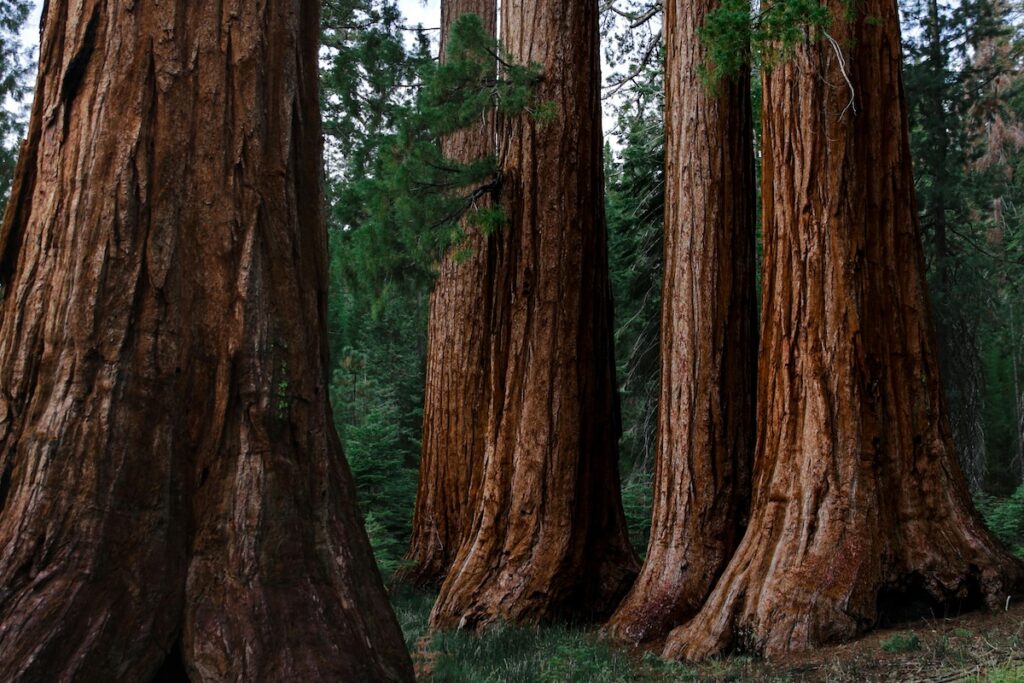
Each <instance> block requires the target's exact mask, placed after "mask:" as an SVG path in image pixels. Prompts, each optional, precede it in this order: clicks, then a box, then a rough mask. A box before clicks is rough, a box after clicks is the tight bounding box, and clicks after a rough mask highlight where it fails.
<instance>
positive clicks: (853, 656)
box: [697, 602, 1024, 683]
mask: <svg viewBox="0 0 1024 683" xmlns="http://www.w3.org/2000/svg"><path fill="white" fill-rule="evenodd" d="M697 673H698V677H699V678H704V679H706V680H709V681H719V680H721V681H728V680H734V681H747V680H751V681H786V680H790V681H809V682H815V681H828V682H829V683H843V682H851V683H852V682H863V683H867V682H874V681H900V682H904V681H913V682H917V683H953V682H954V681H956V682H959V681H976V680H977V681H985V680H994V681H1000V682H1002V681H1022V682H1024V602H1022V603H1020V604H1017V605H1012V606H1010V608H1009V609H1008V610H1006V611H999V612H971V613H968V614H965V615H962V616H959V617H957V618H953V619H928V620H919V621H916V622H910V623H906V624H902V625H900V626H897V627H894V628H886V629H880V630H877V631H874V632H872V633H870V634H868V635H866V636H864V637H863V638H860V639H858V640H855V641H853V642H850V643H846V644H843V645H836V646H833V647H827V648H822V649H820V650H815V651H814V652H810V653H807V654H803V655H794V656H790V657H788V658H786V659H785V660H782V661H775V662H771V663H765V662H755V661H748V662H739V661H732V662H730V660H728V659H725V660H722V661H720V662H715V663H710V664H706V665H702V666H700V667H697ZM701 674H703V675H701Z"/></svg>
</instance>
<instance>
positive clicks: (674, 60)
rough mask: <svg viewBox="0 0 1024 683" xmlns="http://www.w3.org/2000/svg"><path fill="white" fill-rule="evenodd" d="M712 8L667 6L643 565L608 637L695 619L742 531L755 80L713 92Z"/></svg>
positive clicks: (750, 448) (705, 2)
mask: <svg viewBox="0 0 1024 683" xmlns="http://www.w3.org/2000/svg"><path fill="white" fill-rule="evenodd" d="M717 4H718V3H717V2H716V1H715V0H701V1H699V2H692V1H689V0H668V2H666V3H665V25H664V30H665V41H666V45H667V48H668V53H667V61H666V71H665V94H666V102H665V104H666V109H665V154H666V167H665V227H666V229H665V282H664V288H663V292H662V316H661V399H660V410H659V416H658V451H657V461H656V468H655V477H654V508H653V517H652V524H651V537H650V541H649V543H648V546H647V557H646V559H645V561H644V566H643V568H642V570H641V571H640V576H639V577H638V578H637V580H636V583H634V584H633V588H632V590H631V591H630V593H629V595H628V596H627V597H626V599H625V600H624V601H623V603H622V605H621V606H620V607H619V608H618V610H617V611H616V612H615V614H614V615H613V617H612V619H611V621H610V622H609V624H608V626H607V630H608V632H609V633H610V634H611V635H612V636H614V637H615V638H617V639H620V640H627V641H633V642H637V641H644V640H650V639H652V638H658V637H662V636H664V635H665V634H666V633H668V631H669V630H670V629H672V628H674V627H675V626H678V625H679V624H681V623H683V622H684V621H685V620H686V619H688V618H689V617H691V616H693V614H695V613H696V612H697V610H699V609H700V606H701V605H702V604H703V603H704V599H705V598H706V597H707V596H708V593H710V592H711V588H712V587H713V586H714V582H715V580H716V579H717V578H718V576H719V574H721V572H722V570H723V569H724V568H725V565H726V563H728V561H729V558H730V557H731V556H732V552H733V550H735V548H736V545H737V544H738V543H739V541H740V538H741V537H742V535H743V527H744V524H745V522H746V515H747V511H748V507H749V501H750V468H751V463H752V460H753V455H754V440H755V434H756V430H755V425H754V417H755V416H754V395H755V392H756V386H755V384H756V375H757V303H756V292H755V286H754V279H755V278H754V267H755V266H754V262H755V254H754V222H755V213H754V208H755V204H754V203H755V201H756V199H755V197H756V192H755V185H754V148H753V123H752V116H751V104H750V80H749V76H748V75H747V74H745V73H744V74H742V75H738V76H736V77H734V78H732V79H729V80H728V81H726V82H723V83H722V84H721V85H720V86H719V87H718V88H717V90H716V91H714V92H712V91H711V90H710V89H708V88H707V86H706V84H705V83H703V82H702V80H701V77H700V73H701V72H700V67H701V66H702V65H703V64H704V61H705V57H704V48H703V43H702V41H701V40H700V37H699V36H698V31H699V29H700V28H701V26H703V24H704V17H705V16H706V14H707V13H708V12H709V11H712V10H714V9H715V7H716V6H717Z"/></svg>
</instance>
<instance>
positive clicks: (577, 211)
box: [431, 0, 638, 628]
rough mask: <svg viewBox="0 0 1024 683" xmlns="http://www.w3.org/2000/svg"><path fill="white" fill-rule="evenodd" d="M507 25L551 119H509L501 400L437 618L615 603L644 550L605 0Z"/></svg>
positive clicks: (555, 3) (440, 624)
mask: <svg viewBox="0 0 1024 683" xmlns="http://www.w3.org/2000/svg"><path fill="white" fill-rule="evenodd" d="M501 12H502V14H501V25H502V27H503V41H504V43H505V46H506V47H507V48H508V50H509V51H510V53H511V54H512V56H513V57H514V58H515V59H516V60H517V61H519V62H520V63H529V62H535V63H537V64H539V65H540V66H541V68H542V69H543V74H544V76H543V80H542V82H541V84H540V86H539V88H538V90H539V92H538V94H537V97H538V99H539V100H540V101H542V102H548V103H553V104H554V106H555V107H557V114H556V116H555V117H554V119H553V120H551V121H537V120H536V119H535V118H534V117H532V116H530V115H529V114H523V115H520V116H515V117H509V118H507V119H506V120H503V121H501V122H500V124H499V125H500V131H499V140H500V145H501V151H500V158H501V162H502V165H501V172H502V186H501V191H500V201H501V205H502V207H503V209H504V211H505V213H506V216H507V221H506V225H505V226H503V228H502V229H501V230H500V231H499V233H498V234H497V235H496V236H495V238H494V241H495V245H494V247H493V248H494V266H493V267H494V270H493V278H494V280H493V284H492V285H491V287H492V288H493V289H492V292H493V301H492V302H491V303H490V306H491V327H490V331H489V332H490V350H489V354H490V357H489V366H488V367H489V377H488V383H489V392H490V395H489V406H488V414H487V431H486V437H485V438H486V441H485V444H484V451H483V462H482V463H481V467H482V471H481V483H480V492H479V494H478V496H479V497H478V501H477V504H476V506H475V510H474V511H473V512H472V518H471V520H470V524H471V527H470V530H469V532H468V534H467V536H466V538H465V540H464V542H463V543H462V547H461V548H460V549H459V551H458V554H457V555H456V558H455V561H454V564H453V566H452V569H451V571H450V573H449V575H448V576H447V578H446V579H445V581H444V583H443V585H442V587H441V594H440V596H439V598H438V601H437V604H436V605H435V607H434V610H433V613H432V614H431V624H432V625H433V626H434V627H436V628H450V627H459V628H480V627H482V626H485V625H487V624H490V623H492V622H495V621H498V620H507V621H516V622H527V623H536V622H539V621H543V620H546V619H550V618H553V617H570V616H571V617H590V618H593V617H603V616H607V615H608V614H609V613H610V612H611V610H613V609H614V608H615V606H616V604H617V603H618V601H619V600H620V599H621V598H622V595H623V594H624V593H625V591H626V590H628V588H629V585H630V582H631V581H632V580H633V577H634V575H635V573H636V566H637V564H638V563H637V560H636V556H635V554H634V552H633V550H632V547H631V546H630V543H629V539H628V536H627V533H626V524H625V518H624V515H623V511H622V503H621V499H620V484H619V473H618V446H617V442H618V437H619V416H618V402H617V396H618V394H617V391H616V386H615V359H614V354H613V345H612V301H611V287H610V283H609V279H608V257H607V235H606V228H605V221H604V210H603V187H604V185H603V183H604V178H603V160H602V150H603V139H602V131H601V102H600V51H599V50H600V48H599V34H598V3H597V0H583V1H574V2H564V1H563V0H506V1H505V2H503V3H502V8H501Z"/></svg>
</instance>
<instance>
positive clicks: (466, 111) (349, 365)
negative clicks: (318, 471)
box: [321, 0, 553, 576]
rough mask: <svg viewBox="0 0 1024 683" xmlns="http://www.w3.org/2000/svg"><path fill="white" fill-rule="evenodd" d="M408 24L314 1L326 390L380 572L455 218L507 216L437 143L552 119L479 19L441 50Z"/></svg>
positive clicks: (476, 172) (490, 221)
mask: <svg viewBox="0 0 1024 683" xmlns="http://www.w3.org/2000/svg"><path fill="white" fill-rule="evenodd" d="M408 29H409V27H406V26H405V25H404V23H403V19H402V15H401V13H400V12H399V10H398V8H397V5H396V4H395V3H394V1H393V0H328V1H327V2H326V3H325V5H324V12H323V41H324V46H325V50H324V54H325V57H324V59H323V60H322V64H323V68H322V73H321V91H322V100H323V107H324V132H325V135H326V144H325V148H326V152H327V153H326V184H325V185H326V195H327V201H328V224H329V231H330V256H331V282H332V291H331V296H330V299H329V302H328V318H329V333H330V343H331V354H332V363H333V375H332V383H331V398H332V402H333V405H334V408H335V420H336V422H337V427H338V431H339V433H340V435H341V437H342V440H343V442H344V444H345V449H346V455H347V457H348V460H349V463H350V466H351V468H352V471H353V475H354V478H355V481H356V486H357V491H358V494H359V501H360V504H361V506H362V509H363V512H364V515H365V519H366V526H367V531H368V533H369V535H370V540H371V542H372V543H373V547H374V550H375V552H376V555H377V559H378V562H379V564H380V566H381V569H382V571H383V573H384V574H385V575H386V576H390V575H392V574H393V573H394V571H395V570H396V569H398V568H399V567H400V565H401V558H402V555H403V554H404V552H405V547H406V544H407V543H408V539H409V536H410V531H411V519H412V510H413V506H414V504H415V496H416V482H417V467H418V463H419V454H420V442H419V435H420V430H421V424H422V415H423V406H422V403H423V381H424V363H425V353H426V328H427V324H426V323H427V312H428V293H429V288H430V285H431V283H432V280H433V277H434V275H435V271H436V266H437V264H438V262H439V260H440V258H441V256H442V255H443V254H444V253H445V252H447V251H448V250H449V249H451V248H452V247H453V246H455V245H457V244H459V243H460V242H461V241H463V238H464V234H463V228H464V225H465V224H466V223H467V222H468V223H470V224H472V225H475V226H476V227H477V228H478V229H480V230H483V231H485V232H487V231H491V230H495V229H499V227H500V225H501V223H502V222H503V220H504V218H503V214H502V213H501V212H500V209H496V208H483V206H484V204H483V203H480V202H479V200H480V199H481V198H482V197H483V196H484V195H486V194H489V193H492V192H494V191H495V190H496V189H497V186H498V182H499V179H498V176H497V162H496V160H495V159H494V158H493V157H492V158H483V159H478V160H473V161H470V162H468V163H457V162H455V161H453V160H451V159H448V158H446V157H445V156H444V154H443V153H442V148H441V144H440V142H441V139H442V138H443V137H444V136H445V135H448V134H451V133H453V132H455V131H457V130H459V129H461V128H465V127H467V126H470V125H474V124H475V123H476V122H478V121H479V120H480V119H481V117H483V116H485V115H487V114H488V113H492V112H496V113H498V114H506V115H513V114H518V113H521V112H524V111H525V112H528V113H530V114H531V115H532V116H534V117H535V118H536V119H538V120H541V121H543V120H544V119H545V118H548V117H550V116H552V115H553V112H552V111H551V109H550V107H549V106H546V105H545V104H544V103H542V102H539V101H538V100H537V98H536V97H535V93H536V85H537V83H538V81H539V78H540V70H539V68H538V67H537V66H535V65H527V66H521V65H517V64H515V63H513V61H512V60H511V58H510V57H509V56H508V54H507V53H506V52H505V50H504V48H502V46H501V45H500V44H499V43H498V42H497V41H496V40H495V39H494V38H493V37H492V36H489V35H488V34H487V32H486V31H485V30H484V27H483V24H482V23H481V21H480V18H479V17H477V16H475V15H468V16H464V17H461V18H460V19H459V20H458V21H457V22H456V23H455V24H454V26H453V27H452V29H451V32H450V34H449V36H448V40H447V46H448V47H447V54H446V58H445V59H444V60H435V59H434V58H433V56H432V55H431V52H430V50H431V42H430V40H429V38H428V36H427V32H426V31H425V30H422V29H418V28H417V29H415V30H412V31H410V30H408ZM499 63H500V64H501V68H500V70H499V68H498V64H499ZM478 204H479V206H478Z"/></svg>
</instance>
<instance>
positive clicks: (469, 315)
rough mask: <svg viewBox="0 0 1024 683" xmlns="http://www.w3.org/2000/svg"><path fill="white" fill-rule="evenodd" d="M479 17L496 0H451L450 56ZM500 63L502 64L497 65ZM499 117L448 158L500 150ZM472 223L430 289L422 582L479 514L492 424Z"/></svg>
mask: <svg viewBox="0 0 1024 683" xmlns="http://www.w3.org/2000/svg"><path fill="white" fill-rule="evenodd" d="M466 14H476V15H478V16H479V17H480V18H481V20H482V22H483V25H484V28H485V29H486V30H487V31H489V32H490V33H491V34H492V35H493V34H494V32H495V30H496V24H497V3H496V1H495V0H444V1H443V2H442V4H441V32H442V39H441V55H442V58H443V57H444V54H445V43H446V39H447V35H448V32H449V31H450V30H451V27H452V24H453V23H454V22H455V20H456V19H458V18H459V17H461V16H463V15H466ZM495 66H497V63H495ZM494 140H495V130H494V118H493V116H491V115H487V116H485V117H484V119H483V120H482V121H481V122H480V124H479V125H477V126H474V127H472V128H467V129H465V130H462V131H459V132H457V133H454V134H452V135H450V136H448V137H447V138H446V139H445V140H444V142H443V150H444V153H445V156H447V157H448V158H450V159H453V160H455V161H459V162H463V163H468V162H471V161H474V160H476V159H480V158H483V157H487V156H490V155H493V154H494V146H495V145H494ZM466 227H467V238H466V243H465V244H460V245H458V246H457V247H456V248H455V252H453V253H451V254H449V255H448V256H446V257H445V258H444V260H443V261H442V263H441V272H440V274H439V275H438V278H437V282H436V283H435V285H434V291H433V292H431V295H430V322H429V329H428V333H427V335H428V340H427V379H426V388H425V390H424V404H423V448H422V452H421V458H420V480H419V488H418V490H417V493H416V512H415V515H414V517H413V524H412V526H413V528H412V542H411V544H410V547H409V552H408V554H407V555H406V559H407V560H409V561H411V562H412V566H411V567H410V568H409V569H407V570H405V571H403V576H404V578H405V579H407V580H409V581H411V582H413V583H416V584H435V585H436V584H439V583H440V582H441V581H443V580H444V577H445V576H446V575H447V574H448V569H449V568H450V567H451V564H452V560H453V559H454V558H455V553H456V552H458V549H459V546H460V544H461V542H462V539H463V537H464V535H465V533H466V531H467V530H468V529H469V528H470V524H471V522H472V521H473V509H474V508H473V503H474V501H475V499H476V493H477V491H478V490H479V483H480V472H481V466H482V463H483V454H484V442H485V437H486V429H487V395H488V394H487V388H488V386H487V365H488V357H489V352H490V339H489V337H488V334H487V330H488V327H489V324H490V300H491V278H492V272H491V267H492V264H491V258H490V256H491V250H490V248H489V246H490V239H489V238H488V237H487V236H486V235H483V234H481V233H480V232H479V231H475V230H474V229H473V228H472V227H471V226H466Z"/></svg>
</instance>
